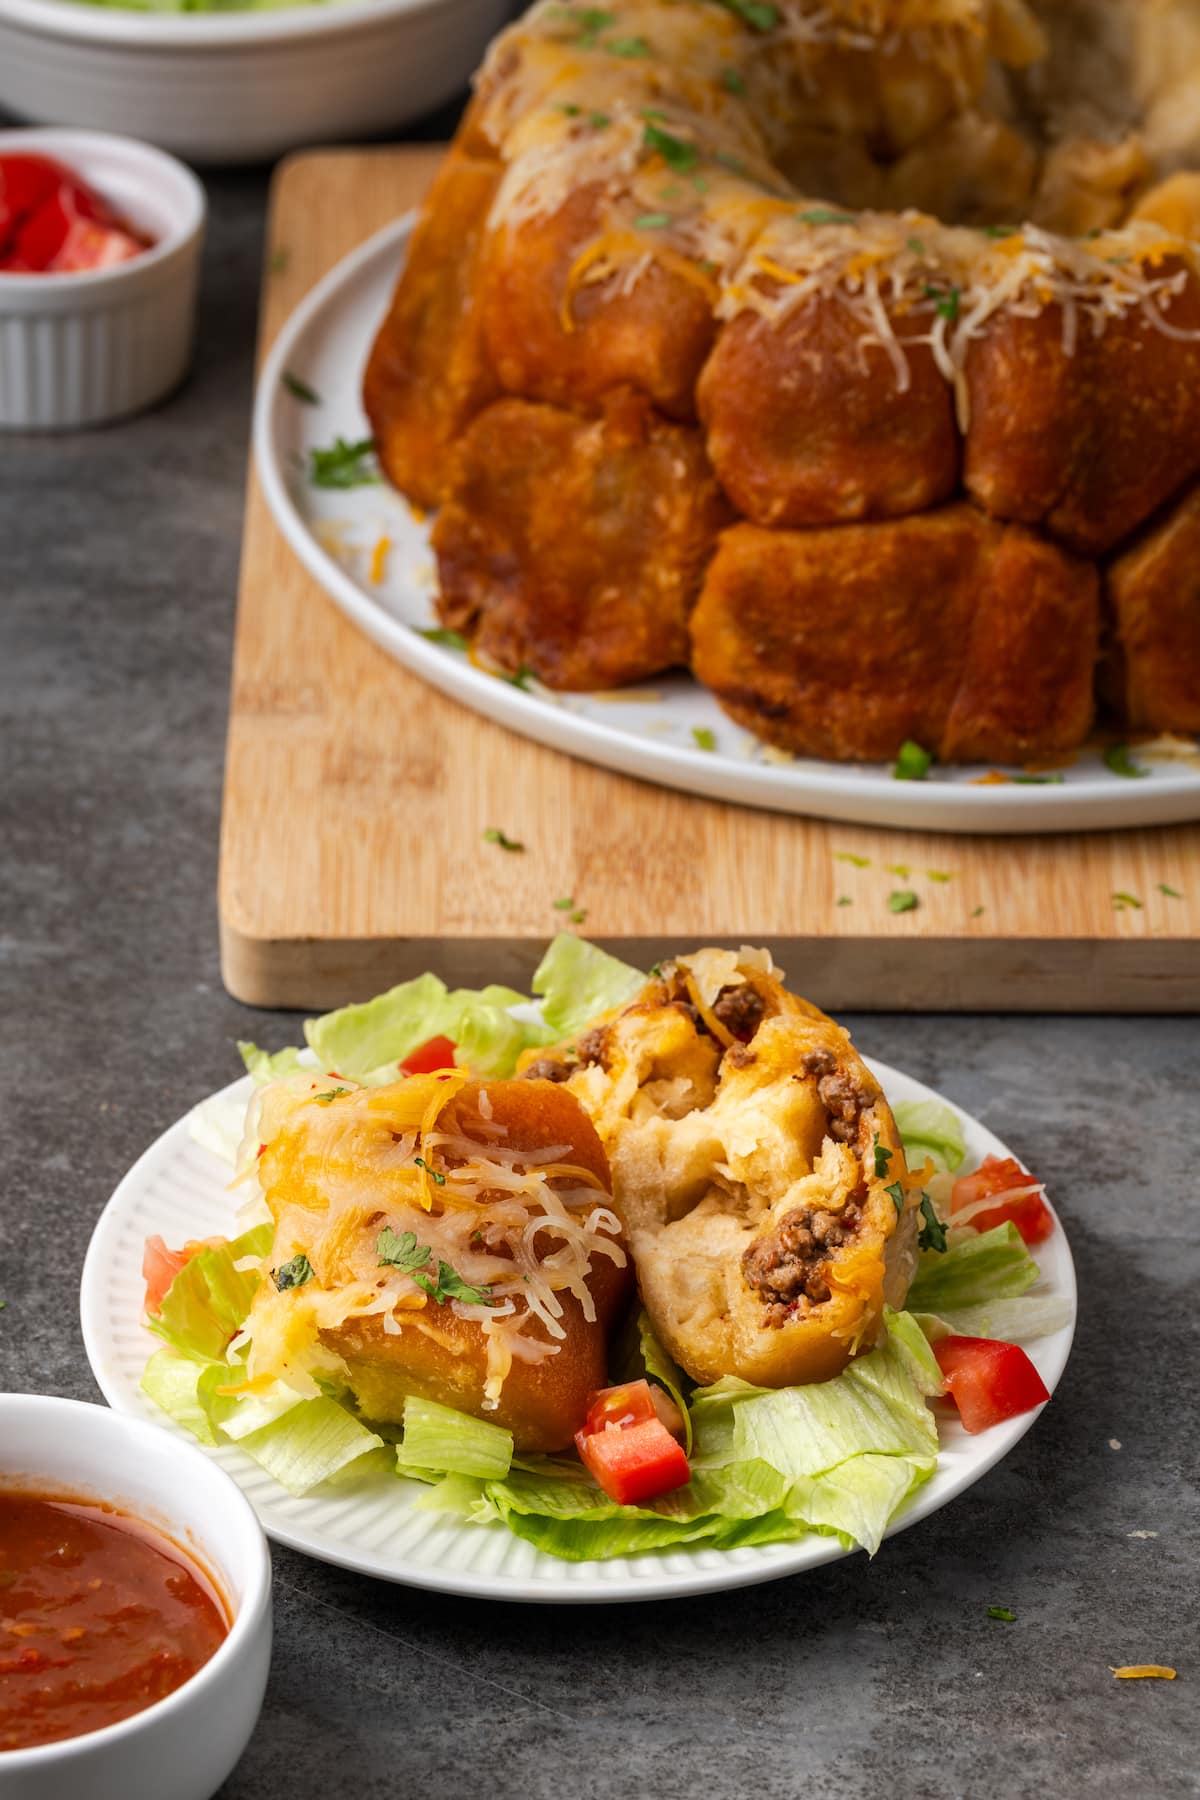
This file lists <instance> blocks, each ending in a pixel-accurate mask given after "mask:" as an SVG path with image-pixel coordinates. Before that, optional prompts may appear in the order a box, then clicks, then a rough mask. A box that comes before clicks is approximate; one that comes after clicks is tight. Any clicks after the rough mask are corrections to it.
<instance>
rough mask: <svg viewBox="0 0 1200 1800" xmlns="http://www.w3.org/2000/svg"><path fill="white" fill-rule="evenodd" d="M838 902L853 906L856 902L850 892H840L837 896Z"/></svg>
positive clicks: (840, 904) (842, 904) (841, 904)
mask: <svg viewBox="0 0 1200 1800" xmlns="http://www.w3.org/2000/svg"><path fill="white" fill-rule="evenodd" d="M837 903H838V905H839V906H853V905H854V902H853V900H852V899H851V898H850V896H849V894H839V895H838V898H837Z"/></svg>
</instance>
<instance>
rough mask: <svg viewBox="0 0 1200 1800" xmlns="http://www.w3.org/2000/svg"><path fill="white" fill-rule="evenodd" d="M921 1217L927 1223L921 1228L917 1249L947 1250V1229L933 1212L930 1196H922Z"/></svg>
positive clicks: (923, 1194) (924, 1194)
mask: <svg viewBox="0 0 1200 1800" xmlns="http://www.w3.org/2000/svg"><path fill="white" fill-rule="evenodd" d="M921 1217H922V1219H923V1220H924V1221H925V1223H924V1224H923V1225H922V1226H921V1235H920V1236H919V1237H918V1239H917V1247H918V1248H919V1249H921V1250H937V1251H939V1252H941V1251H944V1250H945V1249H946V1227H945V1226H944V1225H943V1224H942V1221H941V1220H940V1219H939V1218H938V1216H937V1214H936V1213H935V1212H934V1210H933V1201H932V1200H931V1199H930V1198H929V1195H928V1194H926V1193H922V1195H921Z"/></svg>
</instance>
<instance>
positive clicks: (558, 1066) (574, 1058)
mask: <svg viewBox="0 0 1200 1800" xmlns="http://www.w3.org/2000/svg"><path fill="white" fill-rule="evenodd" d="M566 1054H567V1057H568V1060H567V1061H566V1062H563V1061H562V1060H561V1059H560V1058H559V1057H556V1056H539V1057H538V1059H537V1061H536V1062H531V1063H530V1065H529V1067H528V1068H527V1069H522V1071H521V1079H522V1080H523V1081H569V1080H570V1078H571V1076H572V1075H573V1074H574V1073H575V1071H576V1069H582V1068H585V1067H586V1066H587V1065H588V1063H599V1064H600V1066H601V1068H604V1069H607V1067H608V1027H607V1026H606V1025H593V1026H592V1028H591V1030H590V1031H585V1032H584V1034H583V1036H582V1037H581V1038H580V1040H579V1042H578V1043H577V1044H576V1045H575V1047H574V1049H573V1050H568V1051H567V1053H566Z"/></svg>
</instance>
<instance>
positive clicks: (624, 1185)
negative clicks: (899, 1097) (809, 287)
mask: <svg viewBox="0 0 1200 1800" xmlns="http://www.w3.org/2000/svg"><path fill="white" fill-rule="evenodd" d="M529 1062H530V1065H531V1067H534V1068H536V1069H539V1070H542V1069H547V1068H548V1069H549V1070H550V1071H551V1072H555V1065H557V1070H556V1072H557V1073H558V1075H559V1077H560V1078H561V1079H563V1080H565V1084H566V1086H567V1088H568V1089H569V1090H570V1092H571V1093H573V1094H575V1095H576V1096H577V1097H578V1098H579V1100H580V1101H581V1102H582V1104H583V1105H584V1107H585V1108H586V1109H587V1111H588V1112H589V1113H590V1115H591V1117H592V1119H593V1120H594V1122H595V1124H596V1128H597V1130H598V1132H599V1134H600V1137H601V1140H602V1141H603V1143H604V1145H605V1148H606V1150H607V1152H608V1157H609V1161H610V1163H611V1165H612V1171H613V1195H614V1203H615V1205H616V1208H617V1210H618V1212H619V1213H620V1215H621V1218H622V1221H623V1223H624V1226H625V1230H626V1233H627V1235H628V1238H629V1242H630V1245H631V1247H632V1249H633V1254H634V1259H635V1262H636V1265H637V1273H638V1283H639V1286H640V1289H641V1294H642V1299H643V1301H644V1303H645V1306H646V1309H647V1311H648V1313H649V1315H650V1318H651V1321H652V1323H653V1325H654V1329H655V1331H656V1333H657V1334H658V1336H659V1338H660V1339H661V1341H662V1343H663V1344H664V1345H665V1346H666V1348H667V1349H668V1350H669V1351H670V1353H671V1355H672V1356H673V1357H674V1358H675V1359H676V1361H677V1362H678V1363H679V1364H680V1365H681V1366H682V1367H683V1368H684V1369H686V1371H687V1372H688V1374H689V1375H691V1376H692V1377H693V1379H694V1380H696V1381H699V1382H711V1381H716V1380H718V1379H719V1378H720V1377H721V1376H723V1375H736V1376H739V1377H741V1378H742V1379H743V1380H746V1381H751V1382H757V1383H760V1384H762V1385H763V1386H766V1387H785V1386H788V1385H790V1384H792V1383H797V1382H806V1381H823V1380H826V1379H827V1378H828V1377H830V1376H832V1375H836V1374H837V1373H838V1372H839V1370H840V1369H842V1368H843V1367H844V1366H845V1364H846V1363H847V1362H848V1361H849V1359H850V1358H851V1357H852V1356H854V1355H856V1354H857V1353H858V1352H859V1351H860V1350H864V1349H867V1348H868V1347H869V1346H870V1345H871V1344H873V1343H874V1342H875V1341H876V1339H877V1337H878V1335H879V1333H880V1332H881V1331H882V1329H883V1309H884V1306H885V1303H886V1304H890V1305H892V1306H901V1305H902V1304H903V1301H904V1297H905V1294H906V1293H907V1291H908V1284H909V1281H910V1280H911V1278H912V1274H913V1270H914V1268H915V1265H916V1237H917V1213H916V1208H917V1206H918V1204H919V1199H918V1193H917V1190H916V1188H915V1186H914V1185H913V1184H912V1183H911V1180H910V1177H909V1175H908V1171H907V1169H906V1165H905V1161H904V1151H903V1148H902V1146H901V1143H900V1139H899V1137H898V1135H897V1132H896V1126H895V1121H894V1120H893V1118H892V1114H891V1111H890V1109H889V1107H888V1104H887V1102H886V1100H885V1099H884V1097H883V1094H882V1092H881V1091H880V1088H879V1085H878V1083H877V1082H876V1081H875V1079H874V1077H873V1076H872V1075H871V1074H870V1072H869V1071H868V1069H867V1068H866V1067H865V1065H864V1064H863V1062H862V1061H861V1059H860V1058H859V1057H858V1056H857V1054H856V1053H855V1051H854V1049H853V1047H852V1045H851V1043H850V1039H849V1036H848V1034H847V1033H846V1032H845V1031H843V1030H842V1029H841V1027H840V1026H838V1025H835V1024H834V1022H833V1021H832V1019H829V1018H827V1017H826V1016H825V1014H824V1013H822V1012H819V1011H818V1010H817V1008H816V1007H815V1006H810V1005H809V1004H808V1002H807V1001H804V1000H799V999H796V998H795V997H794V996H793V995H791V994H789V993H788V992H787V991H786V989H785V988H784V986H783V983H782V980H781V978H780V974H779V971H778V970H776V969H774V968H773V967H772V965H771V961H770V958H769V956H767V954H766V952H764V951H746V950H743V951H741V952H740V953H736V954H735V953H734V952H733V951H728V950H701V951H698V952H696V954H695V955H692V956H681V957H678V958H676V959H675V960H674V961H673V962H670V963H667V964H664V965H662V966H661V968H660V969H659V971H658V973H657V974H656V975H655V977H654V978H653V979H652V980H651V981H650V982H649V983H648V984H647V986H646V987H645V989H644V990H643V991H642V993H640V994H639V995H638V996H637V997H636V998H635V999H634V1000H633V1001H632V1002H631V1003H630V1004H629V1005H628V1006H627V1007H625V1008H624V1009H622V1010H621V1011H620V1012H618V1013H616V1014H614V1015H610V1016H608V1017H607V1018H606V1019H604V1020H601V1021H599V1022H598V1023H597V1024H596V1025H594V1026H593V1027H592V1028H590V1029H589V1030H588V1031H587V1032H585V1033H584V1034H583V1035H582V1037H580V1038H579V1039H578V1040H576V1041H575V1042H574V1043H573V1044H570V1045H562V1046H559V1047H558V1048H557V1049H556V1050H553V1051H537V1052H531V1053H530V1055H529ZM877 1152H878V1154H877ZM896 1183H899V1186H898V1187H896V1188H895V1191H894V1192H889V1191H888V1190H889V1188H891V1187H892V1186H893V1184H896Z"/></svg>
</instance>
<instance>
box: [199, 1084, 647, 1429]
mask: <svg viewBox="0 0 1200 1800" xmlns="http://www.w3.org/2000/svg"><path fill="white" fill-rule="evenodd" d="M470 1079H471V1077H470V1076H469V1075H468V1073H467V1072H466V1071H463V1070H459V1071H454V1072H451V1073H447V1074H442V1075H436V1076H428V1077H426V1076H413V1077H410V1078H409V1079H408V1080H406V1081H401V1082H397V1083H396V1084H394V1085H390V1086H387V1087H382V1088H360V1087H358V1086H357V1085H356V1084H354V1083H352V1082H348V1081H341V1080H340V1079H339V1081H338V1082H336V1083H334V1084H333V1086H332V1087H331V1085H330V1078H329V1077H328V1076H310V1075H307V1074H305V1075H300V1076H294V1077H289V1078H288V1079H287V1080H285V1081H282V1082H277V1083H275V1084H273V1085H272V1086H271V1087H268V1088H266V1089H264V1090H262V1092H261V1094H260V1095H259V1096H258V1099H257V1101H256V1103H255V1106H254V1107H253V1109H252V1117H251V1119H250V1122H249V1128H248V1132H247V1139H246V1144H247V1146H250V1145H253V1146H254V1149H253V1152H252V1161H251V1163H250V1175H251V1178H253V1179H256V1180H257V1181H258V1182H259V1183H260V1185H261V1189H262V1193H263V1196H264V1198H265V1200H266V1203H267V1205H268V1207H269V1208H270V1211H271V1214H272V1216H273V1217H274V1219H275V1225H276V1230H275V1241H274V1244H273V1246H272V1249H271V1252H270V1255H269V1257H268V1258H266V1259H265V1260H264V1262H263V1263H262V1265H261V1269H262V1274H263V1281H262V1284H261V1286H260V1288H259V1290H258V1293H257V1294H256V1296H255V1300H254V1303H253V1305H252V1307H251V1310H250V1313H249V1316H248V1317H247V1319H246V1322H245V1325H244V1328H243V1331H242V1333H241V1334H240V1338H239V1339H238V1340H235V1346H234V1354H235V1357H238V1358H239V1359H242V1358H244V1372H245V1373H244V1381H243V1382H242V1383H241V1384H237V1385H236V1386H235V1387H234V1388H233V1389H231V1391H238V1392H246V1391H250V1392H254V1391H261V1388H262V1386H263V1384H270V1383H272V1382H275V1381H282V1382H284V1383H285V1384H286V1385H288V1386H290V1387H292V1388H293V1389H295V1390H296V1391H299V1392H301V1393H304V1394H316V1393H319V1392H320V1391H321V1390H320V1386H319V1378H324V1379H334V1380H336V1379H337V1378H338V1377H339V1375H341V1374H343V1373H344V1366H343V1365H342V1363H341V1359H340V1358H339V1357H338V1356H337V1355H336V1354H335V1353H334V1352H333V1351H332V1350H331V1349H330V1348H329V1347H328V1346H327V1345H326V1344H324V1343H323V1342H322V1337H321V1334H322V1333H323V1332H329V1331H334V1330H336V1328H337V1327H338V1326H340V1325H343V1324H345V1323H346V1322H347V1321H348V1320H351V1319H367V1318H378V1319H379V1320H380V1321H381V1325H382V1329H383V1330H384V1332H385V1333H387V1334H388V1335H390V1336H394V1335H398V1334H400V1333H402V1332H403V1331H404V1330H406V1329H412V1330H417V1331H420V1332H422V1333H424V1334H426V1335H428V1336H430V1337H432V1338H434V1339H435V1340H439V1341H445V1328H444V1325H439V1320H443V1319H444V1318H445V1314H446V1312H448V1313H450V1314H453V1315H454V1316H455V1317H457V1318H458V1319H466V1320H472V1321H475V1322H476V1323H478V1324H479V1326H480V1327H481V1328H482V1331H483V1334H484V1338H485V1341H486V1352H487V1379H486V1386H485V1399H484V1404H485V1406H490V1407H491V1408H493V1409H494V1408H495V1406H496V1405H497V1403H498V1401H499V1399H500V1394H501V1391H502V1388H503V1384H504V1381H505V1378H506V1377H507V1375H508V1374H509V1372H510V1370H511V1368H512V1365H513V1362H514V1360H518V1361H521V1362H525V1363H536V1362H541V1361H543V1360H544V1359H545V1358H547V1357H550V1356H554V1355H556V1354H557V1352H558V1350H559V1347H560V1345H561V1343H562V1340H563V1339H564V1337H565V1336H566V1331H565V1328H564V1325H563V1323H562V1320H563V1314H564V1303H563V1301H564V1296H565V1295H566V1294H572V1295H574V1297H575V1298H576V1299H577V1300H578V1302H579V1306H580V1309H581V1311H582V1313H583V1316H584V1318H585V1319H587V1320H588V1321H589V1322H594V1321H595V1319H596V1309H595V1302H594V1300H593V1297H592V1294H591V1291H590V1288H589V1285H588V1275H589V1272H590V1270H591V1269H592V1267H593V1263H594V1260H595V1258H596V1257H607V1258H609V1259H610V1260H611V1261H612V1262H614V1263H616V1264H617V1266H618V1267H623V1266H624V1263H625V1251H624V1249H623V1248H622V1246H621V1244H620V1242H619V1237H620V1229H621V1227H620V1221H619V1220H618V1218H617V1216H616V1214H615V1213H614V1212H613V1210H612V1207H611V1205H610V1204H609V1198H608V1194H607V1192H606V1191H605V1189H604V1188H603V1187H602V1186H601V1185H600V1184H599V1183H598V1182H597V1179H596V1177H595V1175H594V1174H593V1173H592V1172H591V1171H590V1170H589V1169H586V1168H583V1167H580V1166H579V1165H578V1164H577V1163H576V1162H574V1161H573V1160H572V1149H571V1146H570V1145H569V1144H552V1145H547V1146H545V1147H544V1148H542V1149H539V1150H536V1151H531V1150H526V1149H521V1148H518V1147H517V1146H515V1145H510V1144H508V1143H507V1142H506V1139H507V1137H508V1131H507V1128H506V1127H505V1126H504V1125H503V1124H501V1123H500V1122H499V1121H497V1120H496V1118H495V1116H494V1107H493V1103H492V1100H491V1099H490V1098H489V1097H488V1095H487V1092H486V1090H481V1091H480V1093H479V1096H478V1105H477V1107H473V1108H470V1109H469V1110H466V1111H464V1109H463V1108H462V1107H456V1108H450V1102H451V1100H453V1099H455V1097H456V1096H458V1095H459V1094H460V1093H461V1091H462V1089H463V1088H464V1086H465V1085H466V1084H467V1083H468V1082H469V1081H470ZM448 1110H449V1112H450V1115H451V1116H450V1117H449V1119H448V1120H447V1113H448ZM259 1146H261V1148H259ZM385 1231H389V1232H390V1233H391V1234H392V1235H391V1237H390V1238H388V1239H384V1238H383V1237H382V1234H383V1233H384V1232H385ZM397 1243H399V1245H401V1246H403V1248H402V1249H401V1250H398V1251H396V1254H395V1260H392V1261H389V1260H388V1259H387V1258H386V1257H385V1256H384V1255H382V1254H381V1250H382V1249H384V1248H388V1247H393V1248H394V1247H395V1246H396V1245H397ZM300 1253H303V1255H305V1256H306V1257H307V1258H308V1261H309V1263H310V1265H311V1268H312V1271H313V1277H312V1279H311V1280H310V1281H307V1282H305V1283H304V1284H303V1285H301V1286H299V1287H293V1288H286V1289H284V1290H283V1291H282V1292H281V1291H279V1289H278V1288H277V1287H276V1284H275V1281H274V1272H275V1271H276V1270H277V1269H278V1268H280V1267H282V1265H283V1264H284V1263H286V1262H288V1261H289V1260H290V1259H291V1258H292V1257H294V1256H296V1255H298V1254H300ZM447 1271H448V1278H447V1279H448V1285H447V1286H446V1287H445V1288H443V1276H444V1275H445V1274H446V1272H447ZM464 1290H465V1292H464ZM443 1308H444V1309H445V1311H443Z"/></svg>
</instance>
